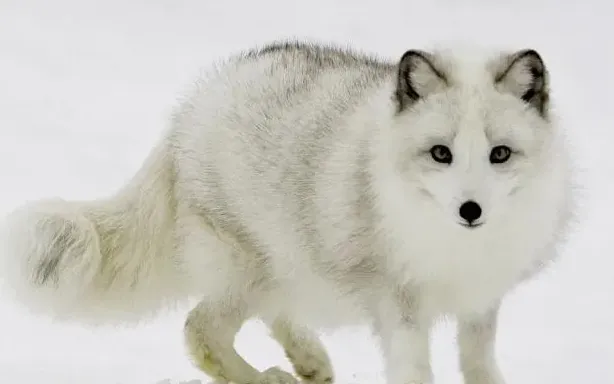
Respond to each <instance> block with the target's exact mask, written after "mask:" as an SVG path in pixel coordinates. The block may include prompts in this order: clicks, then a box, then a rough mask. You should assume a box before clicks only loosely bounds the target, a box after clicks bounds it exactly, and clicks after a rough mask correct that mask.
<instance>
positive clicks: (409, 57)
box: [395, 50, 447, 111]
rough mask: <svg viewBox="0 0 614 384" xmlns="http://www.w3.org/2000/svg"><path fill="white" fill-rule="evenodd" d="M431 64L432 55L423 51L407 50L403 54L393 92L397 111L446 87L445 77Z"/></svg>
mask: <svg viewBox="0 0 614 384" xmlns="http://www.w3.org/2000/svg"><path fill="white" fill-rule="evenodd" d="M433 62H434V60H433V57H432V55H431V54H429V53H427V52H424V51H419V50H409V51H407V52H405V53H404V54H403V56H402V57H401V60H400V62H399V69H398V73H397V89H396V92H395V96H396V100H397V104H398V110H399V111H402V110H404V109H405V108H407V107H408V106H409V105H411V104H413V103H415V102H416V101H418V100H419V99H421V98H424V97H426V96H428V95H429V94H431V93H433V92H436V91H438V90H441V89H443V88H445V87H446V86H447V79H446V77H445V75H444V74H443V72H442V71H440V70H439V69H437V67H436V66H435V64H434V63H433Z"/></svg>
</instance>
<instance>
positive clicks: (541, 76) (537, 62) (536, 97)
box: [495, 49, 549, 117]
mask: <svg viewBox="0 0 614 384" xmlns="http://www.w3.org/2000/svg"><path fill="white" fill-rule="evenodd" d="M498 67H499V68H498V71H496V73H495V86H496V87H497V89H499V90H500V91H502V92H508V93H511V94H513V95H514V96H516V97H518V98H520V99H521V100H523V101H524V102H526V103H528V104H529V105H531V106H532V107H533V108H535V109H536V110H537V112H538V113H539V114H540V115H541V116H542V117H546V115H547V113H548V101H549V90H548V72H547V70H546V66H545V64H544V61H543V60H542V58H541V56H540V55H539V53H537V51H535V50H533V49H524V50H521V51H517V52H515V53H513V54H510V55H506V56H504V57H503V59H502V60H501V62H500V64H499V65H498Z"/></svg>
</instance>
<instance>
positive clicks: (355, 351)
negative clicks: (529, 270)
mask: <svg viewBox="0 0 614 384" xmlns="http://www.w3.org/2000/svg"><path fill="white" fill-rule="evenodd" d="M426 3H427V1H422V2H414V1H409V0H391V1H386V0H379V1H377V2H370V1H367V0H362V1H357V0H355V1H349V0H335V1H333V0H311V1H309V2H284V1H282V0H260V1H254V2H249V1H248V0H243V1H238V0H232V1H231V0H225V1H224V2H221V1H220V2H212V1H207V2H204V1H198V0H174V1H173V0H156V1H148V2H146V1H144V0H131V1H119V0H107V1H105V2H93V1H80V2H77V1H76V0H75V1H70V0H54V1H52V2H51V1H42V0H22V1H17V0H2V1H0V148H1V149H0V177H1V179H0V180H2V181H1V185H2V187H1V189H0V190H1V193H2V199H1V200H0V214H3V213H5V212H6V211H8V210H9V209H12V208H13V207H15V206H16V205H19V204H22V203H23V202H24V201H26V200H29V199H36V198H41V197H45V196H55V195H59V196H63V197H65V198H73V199H74V198H93V197H96V196H101V195H104V194H107V193H110V192H111V191H113V190H114V189H115V188H116V187H118V186H119V185H121V184H122V183H123V182H124V181H125V180H126V179H127V178H128V177H129V176H130V175H131V174H132V173H133V172H134V171H135V170H136V169H137V168H138V167H139V165H140V163H141V161H142V160H143V159H144V157H145V155H146V154H147V152H148V151H149V149H150V148H151V146H152V145H153V143H154V141H155V140H156V139H157V137H158V135H159V133H160V132H161V130H162V129H163V128H164V127H165V124H166V120H165V119H167V118H168V114H169V112H170V110H171V108H172V107H173V105H174V104H175V103H176V100H177V97H178V96H180V95H181V92H183V91H184V90H185V89H186V86H188V85H189V84H190V82H191V81H192V80H193V79H194V77H195V76H196V74H197V73H198V70H199V68H200V67H202V66H206V65H209V64H210V63H211V62H212V61H214V60H217V59H219V58H222V57H225V56H227V55H228V54H230V53H232V52H235V51H236V50H239V49H244V48H248V47H251V46H252V45H254V44H261V43H263V42H266V41H268V40H271V39H276V38H281V37H290V36H297V37H307V38H314V39H323V40H326V41H334V42H340V43H349V44H352V45H353V46H355V47H359V48H361V49H364V50H369V51H375V52H378V53H380V54H382V55H386V56H390V57H397V56H399V55H400V54H401V53H402V52H403V51H404V50H405V49H408V48H416V47H425V46H427V45H428V44H430V43H433V42H437V41H439V40H442V39H443V40H473V41H478V42H481V43H484V44H502V45H513V46H514V47H519V46H530V47H533V48H536V49H538V50H539V51H540V52H541V53H542V55H543V56H544V58H545V60H546V63H547V65H548V66H549V68H550V71H551V73H552V76H553V87H554V92H555V96H556V97H557V98H558V105H559V109H560V111H559V113H560V114H561V115H562V121H563V122H564V124H565V126H566V128H568V129H569V131H570V135H571V137H572V138H573V143H574V145H575V147H576V159H577V162H578V165H579V167H580V168H581V170H582V173H581V184H582V187H583V197H584V200H583V202H582V205H581V207H580V210H579V213H580V216H581V223H580V225H579V226H578V227H577V229H576V230H575V231H574V234H573V236H572V238H571V239H570V241H569V243H568V245H567V246H566V247H565V251H564V253H563V254H562V257H561V259H560V260H559V262H558V263H557V264H556V265H555V267H553V268H552V269H551V270H549V271H548V273H546V274H544V275H543V276H541V277H540V278H539V279H537V280H535V281H532V282H530V283H528V284H525V285H523V286H522V287H520V288H519V289H518V290H516V291H515V292H513V294H511V295H510V296H509V297H508V298H507V299H506V301H505V304H504V307H503V313H502V315H501V326H500V334H499V343H498V346H497V353H498V356H499V360H500V364H501V368H502V370H503V373H504V375H505V377H506V378H507V381H508V383H509V384H513V383H524V384H537V383H540V384H541V383H562V384H567V383H591V384H592V383H594V384H608V383H610V384H611V383H614V366H613V365H612V363H613V362H614V330H613V328H612V327H613V325H614V298H613V297H614V279H612V278H611V276H612V271H613V270H614V262H613V261H612V257H611V256H612V247H611V240H610V239H611V237H612V232H611V231H612V229H611V227H610V226H609V225H610V220H608V219H609V217H611V216H612V215H614V202H613V201H612V198H611V196H613V193H614V161H612V159H611V155H610V153H611V152H610V151H609V149H610V146H611V145H612V144H611V142H610V141H609V140H611V139H612V138H614V132H613V131H612V123H611V122H612V117H613V116H614V113H613V111H612V110H611V109H610V108H611V103H610V99H609V95H608V94H606V91H605V90H607V89H609V87H612V86H614V77H613V76H612V75H611V72H610V70H611V68H612V66H613V65H614V50H612V47H611V40H610V38H609V36H610V35H611V33H612V31H613V30H614V28H613V27H612V26H611V16H610V15H611V12H609V11H611V9H610V8H609V7H608V3H607V2H605V1H602V2H595V1H593V2H588V1H587V2H584V3H580V2H577V3H575V4H574V3H572V2H568V4H564V3H563V2H555V1H549V0H542V1H539V5H537V4H536V2H529V1H526V0H522V1H515V2H514V4H513V5H502V4H504V2H486V1H481V2H480V1H478V0H476V1H474V2H469V1H464V2H462V4H463V5H461V4H458V3H453V2H449V4H446V2H443V1H432V2H428V5H427V4H426ZM497 3H501V4H497ZM580 4H582V5H580ZM1 293H2V292H0V294H1ZM188 309H189V308H180V309H178V310H177V311H175V312H169V313H168V314H164V315H162V316H160V317H159V318H156V319H154V320H152V321H149V322H147V323H144V324H142V325H140V326H138V327H132V328H112V327H103V328H96V329H90V328H86V327H81V326H78V325H75V324H65V323H53V322H51V321H50V320H48V319H45V318H40V317H36V316H33V315H30V314H28V313H27V312H25V311H24V309H22V308H21V307H20V306H19V305H17V304H15V303H13V302H11V301H9V300H8V299H6V298H4V297H1V298H0V340H1V342H0V382H2V383H10V384H12V383H26V384H28V383H39V382H40V383H46V384H56V383H61V384H72V383H88V384H98V383H100V384H111V383H121V384H155V383H158V382H160V383H169V384H171V383H173V384H174V383H180V382H182V381H184V382H185V383H189V384H199V383H201V382H202V383H206V382H207V381H208V379H207V378H206V377H204V376H203V375H202V374H200V373H199V372H198V371H197V370H196V369H195V368H193V367H192V366H191V364H190V363H189V361H188V359H187V357H186V356H185V353H184V348H183V341H182V326H183V318H184V316H185V313H186V312H187V310H188ZM451 327H452V324H451V323H450V324H441V325H440V326H438V328H437V332H436V333H435V335H434V337H433V351H434V360H433V364H434V370H435V375H436V382H437V383H450V384H453V383H461V379H460V376H459V374H458V369H457V368H458V366H457V363H456V355H455V353H456V347H455V346H454V344H453V343H452V341H453V340H452V337H453V332H452V328H451ZM323 340H324V343H325V344H326V346H327V347H328V350H329V353H330V354H331V356H332V360H333V364H334V366H335V369H336V372H337V377H338V380H337V382H338V383H342V384H343V383H347V384H350V383H352V384H354V383H355V384H362V383H383V378H382V374H381V370H382V361H381V358H380V355H379V354H378V350H377V349H376V345H375V344H374V342H373V340H372V339H371V337H370V336H369V333H368V331H367V330H366V329H342V330H339V331H338V332H335V333H333V334H327V335H324V336H323ZM237 347H238V349H239V351H240V352H241V353H243V354H244V356H245V357H246V358H247V360H248V361H250V362H252V363H253V364H254V365H255V366H257V367H258V368H260V369H264V368H267V367H269V366H271V365H281V366H282V367H283V368H286V369H289V368H290V366H289V364H288V362H287V361H286V360H285V359H284V356H283V352H282V351H281V348H280V347H279V346H277V345H276V344H275V343H274V342H273V341H272V340H270V339H269V338H268V337H267V331H266V330H265V328H264V327H263V326H262V325H261V324H260V323H258V322H251V323H248V324H247V325H246V326H245V327H244V329H243V330H242V331H241V333H240V334H239V337H238V341H237ZM167 379H168V381H166V382H165V381H164V380H167Z"/></svg>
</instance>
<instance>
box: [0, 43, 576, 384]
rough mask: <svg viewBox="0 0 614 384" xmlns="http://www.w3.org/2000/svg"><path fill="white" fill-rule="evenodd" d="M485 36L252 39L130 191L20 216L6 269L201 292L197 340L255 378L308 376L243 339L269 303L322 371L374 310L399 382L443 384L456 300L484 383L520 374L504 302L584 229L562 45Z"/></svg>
mask: <svg viewBox="0 0 614 384" xmlns="http://www.w3.org/2000/svg"><path fill="white" fill-rule="evenodd" d="M463 52H465V51H464V50H457V49H454V48H449V49H448V48H446V49H431V50H428V51H427V50H422V49H411V50H408V51H407V52H405V53H404V54H403V55H402V56H401V57H400V58H399V59H398V60H394V61H387V60H384V59H381V58H377V57H375V56H369V55H367V54H364V53H360V52H357V51H352V50H351V49H347V48H343V49H342V48H338V47H334V46H329V45H321V44H316V43H307V42H277V43H273V44H271V45H267V46H264V47H260V48H258V49H253V50H251V51H248V52H243V53H241V54H238V55H236V56H233V57H231V58H230V59H228V60H226V61H225V62H224V63H223V64H221V65H219V66H217V67H216V68H215V69H214V70H211V71H209V72H207V75H206V76H203V77H202V78H201V79H200V80H199V81H198V83H197V86H196V87H195V89H194V90H193V92H192V93H191V94H190V95H188V97H187V98H186V99H185V100H183V101H182V102H181V103H180V106H179V107H178V109H177V111H176V113H175V114H174V116H173V119H172V121H171V124H170V127H169V129H168V130H167V131H166V132H165V133H164V135H163V137H162V139H161V140H160V142H159V144H158V145H157V146H156V147H155V148H154V149H153V151H152V153H151V154H150V155H149V157H148V159H147V160H146V161H145V164H144V166H143V167H142V169H141V170H140V171H139V172H138V173H137V174H136V175H135V176H134V178H133V179H132V180H131V181H130V182H129V183H128V184H127V185H126V186H124V187H123V188H121V189H120V190H119V191H118V192H117V193H116V194H115V195H114V196H110V197H108V198H105V199H100V200H93V201H83V202H71V201H64V200H61V199H57V200H52V199H50V200H46V201H41V202H35V203H30V204H27V205H25V206H24V207H22V208H19V209H16V210H15V211H14V212H12V213H11V214H10V215H9V216H8V221H7V226H6V233H5V234H6V237H5V240H4V247H5V248H4V252H3V254H2V261H3V263H4V267H3V269H2V272H1V273H2V277H3V278H4V279H5V280H6V281H7V282H9V283H10V286H11V287H12V288H13V289H14V291H15V292H16V294H17V295H18V297H19V299H20V300H22V302H24V303H25V304H27V305H28V306H29V307H30V308H33V309H36V310H42V311H46V312H47V313H51V314H53V315H55V316H57V317H62V318H77V319H82V320H83V321H93V322H103V321H112V320H119V321H129V320H133V319H138V318H139V317H142V316H145V315H148V314H153V313H155V312H156V311H157V310H158V309H160V308H163V307H165V305H167V304H172V303H176V302H177V301H179V300H182V299H185V298H189V297H198V298H199V299H200V300H201V301H200V302H199V304H198V305H197V306H196V307H195V308H194V309H193V310H192V311H191V312H190V314H189V315H188V318H187V320H186V322H185V338H186V344H187V349H188V351H189V354H190V355H191V357H192V358H193V360H194V362H195V364H196V365H197V366H198V367H199V368H200V369H202V371H204V372H205V373H206V374H207V375H209V376H211V377H213V378H216V379H220V380H224V381H227V382H234V383H237V384H254V383H260V384H273V383H280V384H289V383H295V382H297V379H296V378H295V376H294V375H292V374H290V373H288V372H284V371H282V370H281V369H279V368H277V367H272V368H270V369H267V370H264V371H262V372H260V371H258V370H257V369H255V368H254V367H252V366H251V365H250V364H249V363H248V362H246V361H245V360H244V359H243V358H242V357H240V356H239V355H238V354H237V352H236V350H235V349H234V347H233V341H234V337H235V335H236V333H237V332H238V330H239V329H240V327H241V326H242V324H243V323H244V322H245V321H246V320H247V319H250V318H258V319H261V320H262V321H263V322H264V323H265V324H267V325H268V326H269V327H270V329H271V334H272V336H273V337H274V338H275V339H276V340H277V341H278V342H279V343H280V344H281V345H282V346H283V348H284V349H285V351H286V354H287V356H288V358H289V360H290V361H291V362H292V364H293V366H294V368H295V373H296V375H297V376H298V377H301V378H303V379H305V380H307V381H310V382H313V383H331V382H333V380H334V375H333V369H332V367H331V362H330V359H329V357H328V356H327V354H326V352H325V351H324V348H323V346H322V343H321V342H320V341H319V340H318V337H317V330H318V329H324V328H328V329H331V328H334V327H340V326H344V325H354V324H367V325H369V326H371V327H372V329H373V331H374V333H375V334H376V335H377V336H378V338H379V341H380V342H381V347H382V351H383V354H384V361H385V375H386V382H387V383H388V384H410V383H413V384H427V383H432V380H433V374H432V370H431V367H430V364H429V330H430V329H431V325H432V324H433V321H434V320H435V319H437V318H438V317H440V316H443V315H446V316H455V317H456V318H457V320H458V335H457V336H458V343H459V354H460V367H461V370H462V374H463V375H464V378H465V382H466V383H467V384H502V383H503V382H504V379H503V378H502V375H501V373H500V371H499V369H498V365H497V363H496V359H495V357H494V343H495V334H496V327H497V313H498V310H499V307H500V305H501V301H502V299H503V297H504V296H505V295H506V293H507V292H509V291H510V290H511V289H512V288H513V287H514V286H515V285H517V284H518V283H519V282H521V281H522V280H523V279H526V278H527V277H530V276H533V275H534V274H535V273H536V272H537V271H539V270H540V269H541V266H542V265H543V264H544V263H545V262H547V261H549V260H552V259H553V258H554V256H555V254H556V248H557V246H558V245H559V244H561V240H562V236H563V235H565V234H566V233H567V232H568V230H567V228H568V223H569V218H570V213H571V211H572V193H571V188H570V181H571V176H572V171H571V166H570V161H569V160H570V156H569V155H568V152H569V151H568V149H567V147H566V143H565V137H564V135H563V132H562V130H561V129H560V128H559V127H557V124H556V120H555V118H554V116H553V113H552V107H551V101H550V95H549V77H548V71H547V69H546V67H545V64H544V61H543V60H542V57H541V56H540V54H539V53H538V52H536V51H535V50H532V49H523V50H518V51H505V52H504V51H502V52H493V53H488V54H487V55H476V54H475V53H474V52H472V53H470V54H466V53H463Z"/></svg>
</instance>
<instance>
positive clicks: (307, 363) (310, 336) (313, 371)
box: [269, 318, 334, 384]
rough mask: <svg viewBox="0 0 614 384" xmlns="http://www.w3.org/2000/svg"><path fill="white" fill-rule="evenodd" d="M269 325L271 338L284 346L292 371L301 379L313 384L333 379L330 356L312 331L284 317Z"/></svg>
mask: <svg viewBox="0 0 614 384" xmlns="http://www.w3.org/2000/svg"><path fill="white" fill-rule="evenodd" d="M269 327H270V329H271V334H272V336H273V338H274V339H275V340H276V341H277V342H279V343H280V344H281V345H282V347H283V348H284V351H285V353H286V356H287V357H288V359H289V360H290V362H291V363H292V366H293V367H294V371H295V372H296V374H297V375H299V376H300V377H301V378H302V379H303V380H305V381H306V382H309V383H314V384H331V383H332V382H333V381H334V375H333V369H332V365H331V362H330V358H329V357H328V354H327V353H326V349H325V348H324V345H322V342H321V341H320V340H319V338H318V336H317V335H316V334H315V333H314V332H313V331H311V330H309V329H307V328H306V327H303V326H300V325H298V324H295V323H292V322H291V321H289V320H287V319H284V318H276V319H275V320H273V321H272V322H270V323H269Z"/></svg>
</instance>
